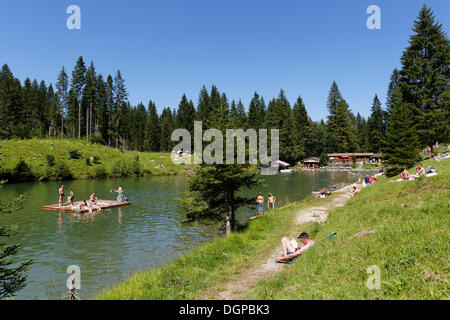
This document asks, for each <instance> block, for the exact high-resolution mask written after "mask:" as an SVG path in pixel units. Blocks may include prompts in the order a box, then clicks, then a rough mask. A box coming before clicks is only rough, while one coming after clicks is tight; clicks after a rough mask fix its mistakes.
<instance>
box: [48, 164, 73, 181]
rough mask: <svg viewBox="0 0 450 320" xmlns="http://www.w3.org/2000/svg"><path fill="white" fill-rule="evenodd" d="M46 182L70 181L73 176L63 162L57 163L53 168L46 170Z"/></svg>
mask: <svg viewBox="0 0 450 320" xmlns="http://www.w3.org/2000/svg"><path fill="white" fill-rule="evenodd" d="M45 178H46V179H47V180H57V181H60V180H72V179H73V174H72V173H71V172H70V170H69V168H68V167H67V165H66V164H65V163H64V162H58V163H57V164H56V165H55V167H52V168H48V169H47V174H46V177H45Z"/></svg>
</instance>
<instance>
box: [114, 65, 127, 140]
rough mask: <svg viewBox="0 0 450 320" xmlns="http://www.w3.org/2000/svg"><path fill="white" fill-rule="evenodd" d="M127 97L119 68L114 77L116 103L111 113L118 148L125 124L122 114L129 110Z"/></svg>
mask: <svg viewBox="0 0 450 320" xmlns="http://www.w3.org/2000/svg"><path fill="white" fill-rule="evenodd" d="M127 97H128V93H127V90H126V87H125V81H124V80H123V78H122V74H121V73H120V70H118V71H117V73H116V76H115V77H114V103H113V109H112V115H111V118H112V128H113V134H114V140H115V145H116V148H119V141H120V140H121V133H122V132H121V131H122V130H121V124H125V122H124V121H123V118H122V116H123V115H124V113H125V112H126V111H127ZM122 136H123V135H122Z"/></svg>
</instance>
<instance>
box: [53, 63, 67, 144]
mask: <svg viewBox="0 0 450 320" xmlns="http://www.w3.org/2000/svg"><path fill="white" fill-rule="evenodd" d="M68 90H69V77H68V76H67V73H66V71H65V70H64V66H63V67H62V70H61V72H60V73H59V75H58V81H57V83H56V94H57V96H58V99H59V107H60V110H59V114H60V115H61V138H63V137H64V117H65V114H66V109H67V104H68V100H69V93H68Z"/></svg>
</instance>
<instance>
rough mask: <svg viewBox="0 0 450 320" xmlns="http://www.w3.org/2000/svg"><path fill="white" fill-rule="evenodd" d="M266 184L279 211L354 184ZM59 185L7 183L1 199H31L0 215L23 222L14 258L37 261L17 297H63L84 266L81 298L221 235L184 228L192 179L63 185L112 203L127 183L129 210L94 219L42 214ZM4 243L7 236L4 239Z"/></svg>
mask: <svg viewBox="0 0 450 320" xmlns="http://www.w3.org/2000/svg"><path fill="white" fill-rule="evenodd" d="M262 178H263V179H264V180H265V185H266V186H263V187H260V188H257V189H255V190H248V191H246V192H248V194H249V195H250V194H251V195H252V196H253V195H254V196H255V197H256V195H257V192H258V191H261V192H263V193H264V195H265V196H266V195H267V192H271V193H273V194H274V195H276V196H277V203H276V206H278V207H279V206H282V205H284V204H286V203H288V202H293V201H298V200H301V199H304V198H305V197H306V196H308V195H309V194H310V193H311V191H313V190H315V189H317V188H321V187H324V186H328V185H331V184H335V183H340V182H350V181H351V178H349V177H348V174H347V173H346V172H318V173H295V174H285V175H283V174H279V175H275V176H265V177H262ZM60 185H61V183H56V182H46V183H26V184H10V185H5V186H4V188H3V189H2V190H1V191H0V195H1V202H2V203H5V202H7V201H8V200H11V199H14V198H16V197H18V196H19V195H20V194H24V193H25V194H26V202H24V203H23V204H22V205H21V208H20V209H19V210H18V211H16V212H14V213H13V214H11V215H6V216H4V215H2V216H0V225H12V224H15V225H18V226H19V230H18V232H17V234H16V235H14V236H13V237H12V238H11V239H7V240H6V241H8V242H9V243H19V244H21V246H22V247H21V250H20V253H19V255H17V256H16V257H17V258H18V259H19V261H20V260H25V259H32V260H33V261H34V263H33V265H32V267H31V269H30V270H29V272H28V276H29V277H28V280H29V283H28V285H27V286H26V287H25V288H24V289H22V290H21V291H19V292H18V294H17V299H62V298H64V295H65V294H66V293H67V287H66V281H67V278H68V277H69V274H67V273H66V270H67V267H68V266H70V265H77V266H79V267H80V269H81V290H80V291H79V294H80V297H81V298H82V299H89V298H92V297H93V296H94V295H95V294H96V293H99V292H100V291H101V290H103V289H105V288H107V287H108V286H112V285H114V284H116V283H118V282H119V281H121V280H124V279H126V278H127V277H128V276H130V275H131V274H132V273H134V272H136V271H139V270H145V269H147V268H150V267H159V266H161V265H163V264H165V263H167V262H168V261H170V260H172V259H174V258H175V257H176V256H177V255H179V254H184V253H186V252H189V251H190V250H192V249H193V248H195V247H198V246H199V245H201V244H202V243H204V242H206V241H208V240H210V239H213V238H214V237H215V236H216V235H217V225H215V224H212V225H211V224H210V225H204V224H199V223H195V224H190V225H186V224H182V223H181V222H182V221H183V220H184V219H185V214H184V212H183V210H182V208H181V207H180V206H179V204H178V203H177V202H176V201H175V200H174V199H175V198H177V197H180V196H182V193H183V192H184V191H187V188H188V177H185V176H178V177H146V178H126V179H110V180H85V181H70V182H69V181H67V182H64V185H65V190H66V195H67V194H68V191H69V190H70V189H72V188H73V189H74V191H75V200H81V199H87V198H88V197H89V195H90V193H91V192H93V191H95V192H96V193H97V196H98V198H99V199H114V196H113V195H112V194H111V193H109V192H108V190H110V189H112V188H117V187H118V185H122V186H123V187H124V189H125V193H126V195H127V196H128V197H129V198H130V201H131V202H132V203H133V204H132V205H131V206H126V207H123V208H114V209H110V210H104V211H102V212H101V214H99V215H97V216H95V217H93V218H83V217H77V216H73V215H72V214H70V213H58V212H49V211H43V210H41V209H40V207H41V206H43V205H48V204H55V203H57V202H58V188H59V186H60ZM255 214H257V210H256V208H254V209H248V210H242V211H241V212H240V215H241V219H240V220H241V221H246V220H247V219H248V217H250V216H253V215H255ZM2 240H3V241H5V240H4V239H2Z"/></svg>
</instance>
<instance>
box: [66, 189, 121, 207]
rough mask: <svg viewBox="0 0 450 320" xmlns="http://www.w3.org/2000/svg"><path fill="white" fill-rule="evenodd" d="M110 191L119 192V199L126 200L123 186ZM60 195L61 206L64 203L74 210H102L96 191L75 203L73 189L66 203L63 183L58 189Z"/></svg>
mask: <svg viewBox="0 0 450 320" xmlns="http://www.w3.org/2000/svg"><path fill="white" fill-rule="evenodd" d="M110 192H115V193H118V195H117V201H125V200H126V197H125V195H124V193H123V189H122V186H119V188H118V189H117V190H114V189H112V190H111V191H110ZM58 196H59V206H60V207H62V206H63V205H70V206H71V209H72V210H73V211H77V212H81V211H82V210H85V209H87V210H89V212H90V213H92V211H94V210H96V211H102V208H101V207H100V205H99V204H98V198H97V195H96V193H95V192H93V193H92V194H91V195H90V197H89V200H83V201H82V202H78V203H76V204H75V203H74V198H75V197H74V192H73V189H72V190H70V192H69V196H68V197H67V202H66V203H64V185H62V186H61V187H60V188H59V190H58Z"/></svg>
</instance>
